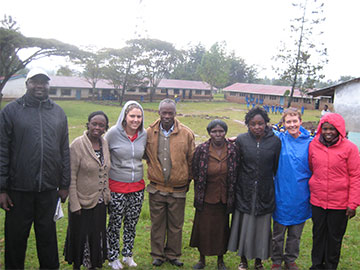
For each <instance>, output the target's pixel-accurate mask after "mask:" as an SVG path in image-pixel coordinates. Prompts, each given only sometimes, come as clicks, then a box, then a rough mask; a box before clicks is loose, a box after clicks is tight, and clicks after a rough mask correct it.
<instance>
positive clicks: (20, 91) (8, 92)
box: [2, 78, 26, 99]
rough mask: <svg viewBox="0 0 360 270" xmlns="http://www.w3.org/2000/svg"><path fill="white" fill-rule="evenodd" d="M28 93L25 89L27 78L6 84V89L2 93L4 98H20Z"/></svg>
mask: <svg viewBox="0 0 360 270" xmlns="http://www.w3.org/2000/svg"><path fill="white" fill-rule="evenodd" d="M25 92H26V88H25V78H18V79H15V80H10V81H8V82H7V83H6V84H5V87H4V89H3V91H2V93H3V98H9V99H10V98H11V99H13V98H19V97H21V96H22V95H24V94H25Z"/></svg>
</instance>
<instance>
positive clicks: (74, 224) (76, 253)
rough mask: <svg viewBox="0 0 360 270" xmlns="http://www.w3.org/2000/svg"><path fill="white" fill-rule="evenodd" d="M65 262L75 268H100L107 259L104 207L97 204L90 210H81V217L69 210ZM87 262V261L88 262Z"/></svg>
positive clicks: (102, 204) (101, 204)
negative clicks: (83, 265)
mask: <svg viewBox="0 0 360 270" xmlns="http://www.w3.org/2000/svg"><path fill="white" fill-rule="evenodd" d="M64 255H65V261H67V262H68V263H69V264H72V263H73V264H74V267H75V268H80V266H81V265H82V264H85V267H92V268H95V267H99V268H101V267H102V265H103V263H104V262H105V259H106V258H107V246H106V206H105V204H104V203H98V204H97V205H96V206H95V207H94V208H92V209H81V215H77V214H74V213H71V212H70V210H69V225H68V228H67V236H66V241H65V249H64ZM88 260H89V261H88Z"/></svg>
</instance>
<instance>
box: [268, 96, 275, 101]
mask: <svg viewBox="0 0 360 270" xmlns="http://www.w3.org/2000/svg"><path fill="white" fill-rule="evenodd" d="M269 99H270V100H277V97H276V96H269Z"/></svg>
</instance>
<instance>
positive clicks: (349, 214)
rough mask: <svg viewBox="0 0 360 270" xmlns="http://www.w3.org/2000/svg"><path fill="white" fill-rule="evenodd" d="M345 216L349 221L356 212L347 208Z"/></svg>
mask: <svg viewBox="0 0 360 270" xmlns="http://www.w3.org/2000/svg"><path fill="white" fill-rule="evenodd" d="M346 215H347V216H348V218H349V219H350V218H353V217H355V215H356V211H355V210H353V209H351V208H349V207H348V208H347V209H346Z"/></svg>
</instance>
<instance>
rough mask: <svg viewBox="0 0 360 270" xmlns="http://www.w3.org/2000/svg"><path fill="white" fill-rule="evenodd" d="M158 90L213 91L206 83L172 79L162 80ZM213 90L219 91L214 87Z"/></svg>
mask: <svg viewBox="0 0 360 270" xmlns="http://www.w3.org/2000/svg"><path fill="white" fill-rule="evenodd" d="M158 88H171V89H194V90H211V87H210V85H209V84H208V83H206V82H201V81H186V80H171V79H162V80H161V81H160V83H159V86H158ZM213 90H217V89H216V88H215V87H214V88H213Z"/></svg>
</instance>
